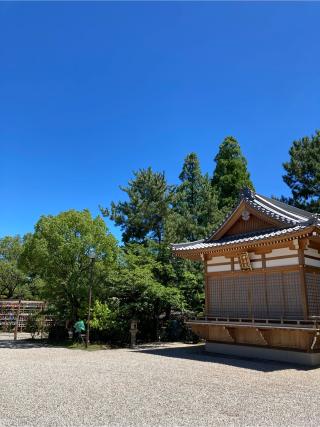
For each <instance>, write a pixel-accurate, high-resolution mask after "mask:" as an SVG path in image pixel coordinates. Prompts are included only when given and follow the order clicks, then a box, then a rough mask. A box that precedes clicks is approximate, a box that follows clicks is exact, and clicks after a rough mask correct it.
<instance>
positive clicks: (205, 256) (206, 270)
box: [204, 255, 209, 318]
mask: <svg viewBox="0 0 320 427" xmlns="http://www.w3.org/2000/svg"><path fill="white" fill-rule="evenodd" d="M204 286H205V288H204V304H205V305H204V307H205V308H204V310H205V313H204V316H205V317H206V318H207V316H208V312H209V292H208V262H207V255H204Z"/></svg>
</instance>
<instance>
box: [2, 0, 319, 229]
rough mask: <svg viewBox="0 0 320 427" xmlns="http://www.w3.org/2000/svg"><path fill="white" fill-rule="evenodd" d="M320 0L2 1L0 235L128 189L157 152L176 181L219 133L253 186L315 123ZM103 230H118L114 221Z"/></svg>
mask: <svg viewBox="0 0 320 427" xmlns="http://www.w3.org/2000/svg"><path fill="white" fill-rule="evenodd" d="M319 22H320V3H305V2H304V3H296V2H295V3H289V2H284V3H277V2H268V3H253V2H248V3H239V2H237V3H231V2H225V3H208V2H203V3H196V2H186V3H182V2H177V3H173V2H172V3H169V2H162V3H161V2H159V3H158V2H149V3H146V2H143V3H125V2H119V3H107V2H106V3H101V2H97V3H85V2H81V3H76V2H70V3H62V2H46V3H45V2H44V3H41V2H29V3H24V4H23V3H16V2H12V3H0V40H1V43H0V183H1V184H0V188H1V197H0V236H3V235H7V234H17V233H20V234H23V233H25V232H28V231H32V230H33V226H34V224H35V223H36V221H37V219H38V218H39V216H40V215H41V214H57V213H58V212H60V211H63V210H67V209H70V208H75V209H83V208H89V209H90V210H91V211H92V213H93V214H98V212H99V210H98V205H99V204H100V205H104V206H108V205H109V204H110V201H111V200H119V199H121V198H122V197H123V195H122V192H121V191H120V190H119V185H125V184H126V183H127V181H128V179H129V178H130V177H131V174H132V171H133V170H136V169H138V168H144V167H147V166H149V165H151V166H152V167H153V168H154V169H155V170H164V171H165V172H166V175H167V178H168V181H169V182H171V183H175V182H177V177H178V175H179V173H180V170H181V166H182V162H183V159H184V157H185V156H186V154H187V153H189V152H191V151H196V152H197V153H198V155H199V157H200V161H201V166H202V169H203V171H205V172H209V173H210V174H211V173H212V171H213V168H214V163H213V157H214V156H215V154H216V153H217V150H218V146H219V144H220V143H221V141H222V139H223V138H224V137H225V136H227V135H233V136H235V137H236V138H237V139H238V140H239V142H240V145H241V148H242V150H243V153H244V154H245V156H246V157H247V159H248V166H249V170H250V172H251V177H252V180H253V182H254V185H255V187H256V189H257V191H258V192H260V193H262V194H265V195H271V194H276V195H281V194H288V189H287V187H286V186H285V184H284V183H283V181H282V178H281V176H282V173H283V169H282V162H283V161H285V160H286V159H287V158H288V149H289V147H290V144H291V142H292V141H293V140H294V139H297V138H300V137H302V136H304V135H310V134H312V133H313V132H314V131H315V129H316V128H319V127H320V96H319V95H320V54H319V53H320V52H319V50H320V48H319V46H320V25H319ZM109 226H110V229H111V230H112V231H113V232H115V233H116V235H117V237H119V231H116V230H115V228H114V227H113V226H112V224H110V223H109Z"/></svg>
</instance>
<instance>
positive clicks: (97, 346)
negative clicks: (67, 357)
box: [66, 342, 112, 351]
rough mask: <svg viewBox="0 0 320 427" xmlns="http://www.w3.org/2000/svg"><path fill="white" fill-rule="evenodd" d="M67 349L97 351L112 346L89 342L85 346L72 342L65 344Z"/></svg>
mask: <svg viewBox="0 0 320 427" xmlns="http://www.w3.org/2000/svg"><path fill="white" fill-rule="evenodd" d="M66 347H67V348H68V349H69V350H85V351H97V350H110V349H111V348H112V347H111V346H109V345H106V344H89V345H88V348H86V346H85V344H82V343H78V342H73V343H69V344H68V345H66Z"/></svg>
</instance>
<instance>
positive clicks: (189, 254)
mask: <svg viewBox="0 0 320 427" xmlns="http://www.w3.org/2000/svg"><path fill="white" fill-rule="evenodd" d="M314 232H316V233H317V235H316V236H315V237H316V238H319V233H320V227H318V226H316V227H315V226H311V227H306V228H303V229H302V230H298V231H294V232H291V233H290V232H288V233H286V234H284V235H279V236H274V237H269V238H261V239H257V240H247V241H246V240H244V241H241V242H238V243H225V244H221V245H220V244H219V245H216V246H209V245H208V247H203V248H197V249H191V248H190V249H185V250H183V249H175V248H174V247H173V248H172V252H173V254H174V255H175V256H177V257H180V258H186V259H191V260H198V261H200V260H203V259H204V255H205V254H215V253H219V254H221V253H226V254H227V253H230V252H239V251H242V250H249V249H256V248H261V247H265V246H270V245H276V244H278V243H284V242H290V241H292V240H294V239H297V238H306V237H310V236H312V235H313V233H314Z"/></svg>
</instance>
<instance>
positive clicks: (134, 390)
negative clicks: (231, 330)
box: [0, 340, 320, 426]
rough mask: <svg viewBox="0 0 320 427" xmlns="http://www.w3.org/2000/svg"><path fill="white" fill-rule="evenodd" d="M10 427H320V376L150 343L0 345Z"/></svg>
mask: <svg viewBox="0 0 320 427" xmlns="http://www.w3.org/2000/svg"><path fill="white" fill-rule="evenodd" d="M0 373H1V377H0V425H1V426H24V425H26V426H147V425H148V426H150V425H152V426H209V425H218V426H222V425H223V426H225V425H232V426H234V425H239V426H240V425H241V426H244V425H250V426H259V425H268V426H270V425H272V426H280V425H281V426H283V425H291V426H302V425H303V426H304V425H314V426H316V425H319V424H320V416H319V382H320V369H302V368H299V367H295V366H293V365H291V366H290V365H285V364H280V363H275V362H258V361H248V360H243V359H236V358H231V357H223V356H213V355H208V354H205V353H204V352H203V346H202V345H197V346H195V345H183V344H180V343H179V344H165V345H159V346H157V345H155V346H152V345H149V346H144V347H140V348H138V349H135V350H130V349H119V350H99V351H92V352H86V351H83V350H70V349H65V348H55V347H41V346H38V345H37V344H26V343H24V342H23V341H19V342H17V343H15V344H13V342H12V341H8V340H2V341H0Z"/></svg>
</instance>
